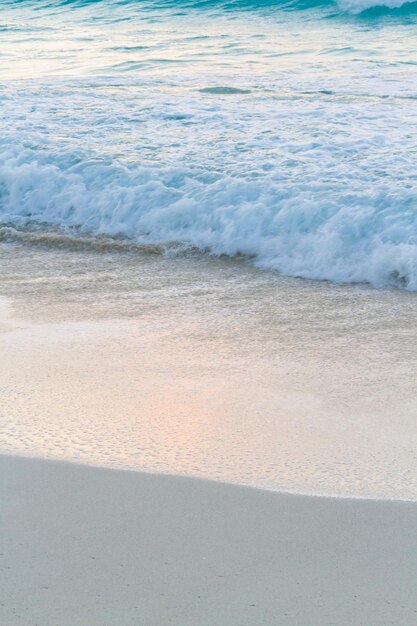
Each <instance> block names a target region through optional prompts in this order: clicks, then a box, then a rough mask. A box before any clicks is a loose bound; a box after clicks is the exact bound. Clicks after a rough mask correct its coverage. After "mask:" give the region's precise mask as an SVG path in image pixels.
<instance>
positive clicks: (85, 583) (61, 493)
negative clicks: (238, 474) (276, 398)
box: [0, 456, 417, 626]
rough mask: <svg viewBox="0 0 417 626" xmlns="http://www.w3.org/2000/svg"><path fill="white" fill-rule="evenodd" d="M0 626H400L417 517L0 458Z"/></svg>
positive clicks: (377, 506) (414, 555)
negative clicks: (0, 540)
mask: <svg viewBox="0 0 417 626" xmlns="http://www.w3.org/2000/svg"><path fill="white" fill-rule="evenodd" d="M0 468H1V472H0V473H1V503H2V504H1V537H2V550H1V552H2V555H1V589H2V592H1V595H2V598H1V607H0V623H1V624H4V625H5V626H9V625H10V626H12V625H14V624H22V625H25V626H29V625H30V626H32V625H35V624H39V625H42V626H52V625H56V624H59V626H67V625H68V626H75V625H85V624H89V625H90V626H93V625H97V626H104V625H108V626H110V625H112V626H113V625H116V624H117V625H118V626H124V625H127V624H140V625H146V626H153V625H155V626H156V625H158V626H161V625H168V624H170V625H177V626H196V625H197V624H198V625H199V626H213V625H221V626H244V625H245V626H252V625H255V624H256V625H258V624H259V625H261V624H262V625H271V626H272V625H273V626H276V625H278V624H279V625H291V626H296V625H299V626H322V625H325V624H326V625H330V624H332V625H335V624H337V625H340V626H347V625H352V626H359V625H363V626H394V625H395V626H402V625H403V626H412V625H413V624H415V623H416V621H417V594H416V580H417V549H416V548H417V544H416V528H417V505H416V504H415V503H407V502H389V501H370V500H349V499H334V498H321V497H305V496H293V495H284V494H277V493H271V492H266V491H261V490H255V489H250V488H245V487H238V486H231V485H226V484H220V483H214V482H209V481H201V480H196V479H189V478H182V477H181V478H176V477H172V476H163V475H159V476H158V475H151V474H145V473H139V472H125V471H117V470H109V469H102V468H95V467H88V466H82V465H76V464H67V463H62V462H54V461H44V460H33V459H27V458H18V457H12V456H3V457H0Z"/></svg>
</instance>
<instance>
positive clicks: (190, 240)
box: [0, 150, 417, 290]
mask: <svg viewBox="0 0 417 626" xmlns="http://www.w3.org/2000/svg"><path fill="white" fill-rule="evenodd" d="M0 184H1V190H2V191H1V200H0V202H1V204H0V218H1V221H2V222H3V224H5V223H8V224H13V225H20V226H23V225H25V224H29V223H33V222H35V223H44V224H49V225H54V226H59V227H77V228H80V229H81V230H82V231H83V232H85V233H89V234H93V235H99V236H103V235H107V236H117V237H120V236H123V237H126V238H129V239H132V240H134V241H136V242H141V243H147V244H155V245H161V244H170V243H172V242H182V243H184V244H186V245H191V246H195V247H197V248H200V249H205V250H209V251H211V252H212V253H214V254H226V255H230V256H233V255H237V254H243V255H245V256H248V257H251V258H252V259H253V260H254V262H255V263H256V264H258V265H259V266H262V267H265V268H270V269H273V270H279V271H280V272H283V273H285V274H288V275H293V276H300V277H305V278H311V279H326V280H333V281H339V282H340V281H342V282H369V283H372V284H373V285H375V286H377V287H382V286H387V285H396V286H398V287H401V288H405V289H408V290H417V213H416V211H415V207H416V205H417V197H416V196H417V192H416V190H415V189H412V188H405V189H402V190H393V191H390V190H389V189H387V188H381V189H379V190H374V189H370V190H369V193H368V195H366V196H357V195H356V196H355V195H354V194H353V193H352V192H351V190H350V189H348V188H341V189H339V190H338V193H337V195H336V196H335V194H334V191H333V192H332V190H331V189H329V188H327V187H326V185H325V184H323V183H321V184H318V185H316V186H313V185H312V184H307V185H305V186H303V185H300V186H299V187H298V188H297V189H294V188H292V189H291V193H289V192H288V190H287V189H286V188H285V186H283V184H281V183H280V181H279V179H274V177H273V176H271V177H268V176H265V177H263V178H262V179H259V178H254V179H251V178H250V177H246V178H245V177H244V176H230V175H229V176H228V175H223V174H217V175H216V176H213V174H212V173H209V172H207V173H205V174H204V173H202V172H201V171H193V170H192V169H186V168H181V167H178V168H172V167H171V168H169V167H152V166H147V167H144V166H130V167H128V166H126V165H123V164H121V163H117V162H114V163H112V164H108V163H104V162H100V161H99V160H98V161H86V162H82V163H79V164H77V165H73V166H69V167H63V166H62V164H61V165H60V166H59V165H58V164H52V163H40V162H39V161H38V160H37V159H36V157H35V155H34V154H33V153H32V152H31V151H30V150H22V152H21V153H20V154H18V155H15V156H14V157H11V156H10V155H9V157H8V158H4V155H3V156H2V158H1V162H0ZM51 241H52V239H51V238H50V240H49V243H51ZM57 242H58V243H57V245H59V239H58V240H57Z"/></svg>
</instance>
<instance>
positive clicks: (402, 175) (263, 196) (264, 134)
mask: <svg viewBox="0 0 417 626" xmlns="http://www.w3.org/2000/svg"><path fill="white" fill-rule="evenodd" d="M416 35H417V3H413V2H403V1H402V0H338V1H337V2H334V1H332V0H291V1H287V2H284V1H280V0H277V1H276V2H271V1H270V0H268V1H267V0H224V1H221V0H210V1H208V0H207V1H203V0H175V1H174V0H154V1H152V0H142V1H141V0H94V1H93V0H36V1H35V0H3V1H2V2H1V7H0V129H1V130H0V142H1V143H0V222H1V224H2V225H3V230H2V233H3V234H2V236H3V237H5V236H9V237H11V238H13V236H14V235H13V232H14V229H20V230H19V232H21V229H24V228H28V227H29V228H31V229H32V230H33V228H36V227H38V228H45V226H54V227H58V228H61V229H63V232H64V233H66V236H68V237H70V238H71V237H76V236H78V234H79V233H80V232H81V233H84V234H89V235H93V236H94V235H96V236H97V235H106V236H112V237H116V238H117V239H120V238H128V239H130V240H133V241H136V242H140V243H141V244H146V245H159V246H164V247H168V248H170V249H172V247H173V246H174V247H177V248H178V247H184V248H187V249H188V248H190V247H191V248H198V249H202V250H205V251H210V252H212V253H213V254H216V255H229V256H236V255H237V256H243V257H245V258H247V259H248V260H250V261H251V262H253V263H255V264H257V265H258V266H260V267H262V268H266V269H272V270H276V271H278V272H280V273H282V274H284V275H288V276H298V277H304V278H310V279H325V280H330V281H336V282H342V283H348V282H359V283H361V282H367V283H370V284H372V285H373V286H375V287H383V288H386V287H398V288H400V289H406V290H410V291H415V290H417V210H416V206H417V203H416V201H417V191H416V164H417V131H416V128H417V49H416V46H415V42H416ZM4 227H7V230H6V231H5V230H4ZM5 233H6V235H5ZM15 235H16V236H19V234H18V232H17V234H16V233H15Z"/></svg>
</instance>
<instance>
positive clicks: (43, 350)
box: [0, 240, 417, 499]
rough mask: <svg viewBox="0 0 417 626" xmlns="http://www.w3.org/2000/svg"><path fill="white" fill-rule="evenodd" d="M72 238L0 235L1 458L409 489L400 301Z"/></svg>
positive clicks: (405, 307)
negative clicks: (24, 239)
mask: <svg viewBox="0 0 417 626" xmlns="http://www.w3.org/2000/svg"><path fill="white" fill-rule="evenodd" d="M112 243H113V242H110V246H111V245H112ZM72 246H73V242H72V243H71V244H70V247H69V248H68V247H66V246H65V245H64V244H62V246H61V248H58V247H57V246H56V243H54V245H53V246H49V247H48V246H47V245H45V242H43V244H42V245H40V246H34V245H33V242H32V245H31V246H27V245H22V244H21V243H19V244H16V243H14V244H10V243H8V244H6V243H3V244H1V246H0V258H1V262H2V268H3V270H4V271H3V272H2V274H1V278H0V293H1V294H2V296H3V300H2V302H3V306H2V308H1V309H0V314H1V315H2V319H1V321H0V329H1V330H2V332H1V334H0V351H1V355H2V358H1V361H0V405H1V407H2V411H1V435H0V449H1V450H2V451H3V452H4V451H8V452H14V453H16V452H17V453H21V454H29V455H35V456H36V455H37V456H47V457H54V458H67V459H72V460H78V461H80V460H81V461H85V462H87V463H98V464H105V465H111V466H114V467H127V468H131V469H142V470H149V471H157V472H170V473H177V474H178V473H179V474H186V475H194V476H201V477H206V478H214V479H217V480H223V481H231V482H236V483H244V484H249V485H254V486H258V487H263V488H270V489H275V490H287V491H297V492H303V493H322V494H336V495H355V496H366V497H376V498H393V499H415V497H416V493H417V459H416V449H417V447H416V444H417V421H416V419H415V416H416V410H415V398H416V393H417V341H416V339H417V309H416V307H415V296H414V294H409V293H407V292H399V291H398V290H395V291H394V290H393V291H387V290H385V291H382V290H375V289H371V288H367V287H363V286H341V285H334V284H331V283H315V282H309V281H303V280H297V279H290V278H285V277H279V276H277V275H276V274H274V273H269V272H265V271H262V270H258V269H255V268H251V267H250V266H248V265H247V264H245V263H244V262H243V261H241V262H239V261H232V260H227V259H218V260H215V259H212V258H210V257H208V256H201V255H200V256H199V255H195V254H190V255H188V256H182V255H173V253H172V252H171V253H170V254H168V256H166V255H165V256H164V255H161V254H160V253H157V252H156V251H154V252H153V253H150V252H146V251H139V250H137V249H135V250H125V251H122V250H117V249H116V250H114V249H111V247H110V248H108V247H106V246H105V242H104V241H103V242H102V248H100V249H99V250H97V248H96V247H95V246H96V241H95V240H92V241H91V246H90V248H89V247H88V246H89V243H88V240H87V241H85V242H84V249H82V247H81V242H80V244H79V246H78V248H77V249H76V250H74V249H73V247H72Z"/></svg>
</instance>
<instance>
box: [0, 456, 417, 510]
mask: <svg viewBox="0 0 417 626" xmlns="http://www.w3.org/2000/svg"><path fill="white" fill-rule="evenodd" d="M0 457H11V458H17V459H27V460H29V461H40V462H44V461H45V462H46V463H58V464H61V463H62V464H64V465H79V466H81V467H85V468H92V469H99V470H100V469H102V470H110V471H115V472H126V473H134V474H135V473H136V474H140V475H142V474H144V475H145V476H155V477H158V476H162V477H171V478H178V479H185V480H191V481H197V482H202V483H213V484H214V485H224V486H226V487H237V488H239V489H249V490H254V491H262V492H266V493H272V494H276V495H278V496H280V495H283V496H295V497H301V498H323V499H328V500H349V501H353V502H355V501H356V500H360V501H366V502H390V503H395V502H404V503H407V504H416V505H417V496H416V499H415V500H412V499H411V498H410V499H407V498H389V497H387V498H383V497H377V496H372V495H369V496H362V495H355V494H339V493H325V492H323V493H320V492H318V491H317V492H314V491H311V492H308V491H297V490H295V489H294V490H291V489H284V488H283V489H278V488H274V487H268V486H263V485H255V484H250V483H243V482H238V481H235V482H234V481H233V480H232V479H230V480H225V479H223V480H222V479H220V478H218V479H216V478H212V477H211V476H199V475H192V474H180V473H175V472H168V471H165V472H163V471H160V472H158V471H154V470H152V469H146V468H144V469H141V468H140V467H128V466H122V465H116V464H112V463H111V462H109V463H107V464H106V463H105V462H104V461H103V462H102V463H100V462H98V461H97V462H93V461H91V462H90V461H86V460H82V459H76V458H59V457H46V456H40V455H36V454H30V453H25V452H21V451H9V450H0Z"/></svg>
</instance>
